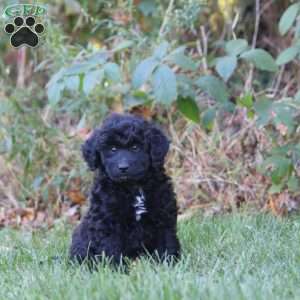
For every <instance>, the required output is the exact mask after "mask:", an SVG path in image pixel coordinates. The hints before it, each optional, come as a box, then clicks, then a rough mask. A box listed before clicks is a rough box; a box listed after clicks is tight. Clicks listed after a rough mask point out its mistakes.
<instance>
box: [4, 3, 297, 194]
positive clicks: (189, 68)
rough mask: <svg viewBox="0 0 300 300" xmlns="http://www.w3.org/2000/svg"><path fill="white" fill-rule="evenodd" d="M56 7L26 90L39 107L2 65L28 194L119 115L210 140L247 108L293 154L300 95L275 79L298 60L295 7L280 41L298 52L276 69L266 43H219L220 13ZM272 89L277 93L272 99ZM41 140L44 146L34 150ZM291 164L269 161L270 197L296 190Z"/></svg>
mask: <svg viewBox="0 0 300 300" xmlns="http://www.w3.org/2000/svg"><path fill="white" fill-rule="evenodd" d="M42 2H44V3H45V1H42ZM58 2H59V4H58ZM58 2H57V1H54V0H52V1H50V2H49V6H50V7H52V6H53V7H54V5H57V6H55V7H56V8H57V12H56V14H57V15H56V16H55V17H57V18H56V19H55V18H53V19H51V20H49V26H48V27H47V35H46V41H45V44H44V45H43V46H42V47H41V48H40V49H34V51H33V50H32V51H28V52H27V56H28V58H29V59H31V60H32V62H33V64H34V66H35V67H36V68H35V70H34V73H33V74H32V80H31V81H32V82H33V83H34V84H36V86H34V90H32V89H30V88H31V86H30V85H31V84H32V85H34V84H33V83H27V82H26V84H28V89H27V86H26V89H27V90H28V91H29V92H31V93H32V94H33V95H36V97H35V99H32V102H34V103H38V104H35V105H34V106H33V107H32V105H31V104H30V102H31V100H28V98H30V97H29V96H28V95H27V96H24V94H23V90H24V89H22V88H20V89H15V83H16V76H17V75H18V72H19V71H16V70H15V69H14V67H13V66H12V67H11V70H8V71H7V66H6V65H5V64H4V63H3V62H0V71H1V75H2V77H1V84H2V86H3V90H4V92H3V95H4V96H3V98H4V99H5V101H3V102H2V103H5V104H3V105H1V107H0V109H1V116H2V118H1V120H0V125H1V129H0V137H1V138H2V137H4V138H2V140H1V149H3V151H2V152H3V153H5V155H6V156H7V157H8V159H10V161H13V160H15V159H16V158H17V161H18V165H19V168H20V169H23V170H24V174H25V173H26V176H25V175H24V176H25V177H26V180H24V182H23V183H24V187H28V186H29V187H30V189H32V188H33V187H34V189H36V190H37V189H38V187H43V186H45V185H46V184H47V183H48V182H49V181H47V180H49V178H48V176H47V175H45V174H46V173H47V171H48V173H51V175H50V181H52V179H53V178H55V174H56V172H57V173H59V171H57V170H60V168H61V167H62V166H61V165H60V166H59V167H57V165H56V160H55V159H56V158H57V157H60V150H59V146H58V145H60V144H68V143H69V142H70V140H71V139H70V136H71V133H72V134H74V133H73V131H74V130H75V132H76V130H77V131H78V130H81V129H86V128H90V127H93V126H95V125H96V124H98V123H99V121H100V119H101V118H102V117H103V116H104V115H105V114H106V112H107V111H109V110H110V109H111V107H113V106H121V107H122V108H123V109H125V110H130V109H132V108H134V107H137V106H140V105H145V106H147V107H151V108H153V107H160V109H164V110H168V111H170V112H172V113H173V112H174V113H175V114H177V113H178V115H182V116H183V117H184V118H186V119H188V120H191V121H192V122H195V123H197V124H199V125H201V126H203V127H204V128H205V129H207V130H208V131H210V130H212V129H213V126H214V124H216V123H217V122H218V120H219V119H220V118H218V116H220V112H223V111H224V110H225V111H227V112H235V111H236V110H237V109H240V108H241V107H242V108H243V109H245V110H247V116H248V118H249V119H251V120H254V121H255V122H256V125H257V127H258V128H259V129H262V128H263V129H264V130H265V131H266V132H268V135H269V136H270V139H271V142H272V145H273V147H275V148H276V147H279V146H283V145H286V144H287V145H292V146H295V140H297V138H298V136H297V134H298V131H299V126H298V123H299V108H300V92H298V93H297V94H296V93H295V94H296V95H295V96H294V95H292V93H293V92H290V90H291V89H292V88H291V89H290V90H289V91H288V92H289V94H288V97H287V95H285V94H284V93H281V87H282V86H283V85H284V84H285V83H286V82H284V83H281V85H280V80H279V79H280V78H285V76H282V77H280V76H281V75H285V74H286V73H284V74H281V73H279V72H278V70H279V67H280V69H281V70H282V71H283V66H284V65H285V64H288V63H291V62H293V61H295V60H298V59H299V55H300V41H299V32H300V27H299V24H298V23H299V22H296V19H297V17H298V15H299V12H300V4H299V3H298V2H297V3H295V4H292V5H290V7H288V9H287V10H286V11H285V12H284V14H283V15H282V17H281V19H280V22H279V30H280V33H281V34H282V35H286V34H287V33H288V32H290V35H291V37H292V39H291V40H292V43H291V45H290V46H289V47H288V48H287V49H284V50H283V51H282V52H281V53H279V55H278V56H277V58H276V60H275V59H274V58H273V56H272V55H271V54H270V53H269V52H268V51H267V50H266V49H262V48H261V47H262V46H261V44H259V43H258V46H257V47H254V46H252V45H251V46H250V45H249V42H248V41H249V40H250V39H249V38H248V37H247V39H246V34H244V35H243V33H241V34H239V35H238V36H239V38H238V39H237V38H235V35H233V34H232V31H230V30H229V31H228V30H227V27H226V26H225V27H224V35H222V38H220V37H219V36H218V38H216V37H215V36H214V34H213V30H212V28H211V25H210V23H211V22H210V21H211V20H210V19H209V20H208V19H207V16H208V15H210V13H211V12H212V11H211V9H215V7H214V6H213V5H212V7H213V8H211V7H210V4H209V5H202V4H201V3H200V2H201V1H198V0H197V1H196V0H191V1H183V0H179V1H174V2H173V1H171V2H169V1H167V2H165V1H156V2H155V5H154V4H153V1H148V0H141V1H121V2H122V4H120V3H119V2H117V1H96V2H91V1H86V0H80V1H77V0H72V1H58ZM5 3H6V2H5ZM1 5H2V4H1ZM169 5H170V6H169ZM167 10H168V11H167ZM58 12H59V13H58ZM53 13H54V14H55V10H54V12H53ZM54 20H55V21H54ZM55 22H56V23H57V24H55ZM203 24H205V26H202V25H203ZM204 31H205V32H204ZM232 36H234V38H233V37H232ZM223 37H225V38H224V39H223ZM1 43H2V42H1ZM1 45H2V44H1ZM2 46H3V45H2ZM2 46H1V47H2ZM272 49H273V48H272ZM273 51H275V50H273ZM3 57H4V55H3ZM293 67H294V68H297V65H295V66H293ZM8 68H10V67H8ZM7 72H8V73H7ZM9 72H11V73H9ZM289 72H290V70H289ZM25 77H26V76H25ZM287 78H289V76H287ZM295 78H296V77H295ZM277 82H278V87H277V89H274V86H275V85H276V83H277ZM271 84H272V86H271ZM44 86H46V91H45V92H44V90H43V88H41V87H44ZM270 88H271V90H272V92H273V91H274V90H275V95H273V96H272V97H270V93H269V90H270ZM296 89H298V90H299V87H297V88H296ZM20 91H21V92H22V93H20ZM37 91H38V92H37ZM46 94H47V97H46ZM1 97H2V94H1ZM62 120H63V121H62ZM70 124H72V126H71V125H70ZM70 127H72V128H73V127H74V128H75V129H74V128H73V131H72V129H70ZM35 128H37V129H36V130H35ZM75 135H76V133H75ZM35 140H38V141H39V142H38V143H37V145H34V146H32V145H33V144H34V141H35ZM73 140H74V139H73ZM73 143H74V141H73ZM45 145H47V147H45ZM68 145H69V144H68ZM70 148H72V146H70ZM77 150H78V149H77ZM271 150H272V149H270V153H271ZM293 153H294V152H293ZM264 154H265V153H264ZM293 155H294V154H290V153H288V152H286V153H281V154H276V155H275V158H274V155H273V154H270V157H273V159H271V160H269V161H268V160H267V162H268V164H267V166H266V168H265V169H264V172H265V174H267V175H268V176H270V178H271V180H272V183H273V185H274V186H276V187H275V188H274V189H273V191H274V190H275V191H278V190H282V189H283V188H286V187H288V188H292V187H293V188H295V186H296V182H297V174H296V171H297V170H296V167H295V163H296V162H295V159H294V158H293ZM279 157H282V161H280V159H279ZM42 158H43V159H44V160H46V161H47V163H46V164H45V163H43V159H42ZM37 162H38V163H37ZM33 164H35V166H32V165H33ZM278 164H279V165H278ZM48 166H51V167H48ZM76 166H77V165H76ZM73 167H74V165H73ZM270 168H271V169H272V171H270ZM48 169H49V170H48ZM71 169H72V168H71ZM53 180H54V179H53ZM25 181H26V183H25ZM57 182H59V180H57ZM278 187H280V189H279V188H278ZM24 189H25V188H24ZM24 198H25V197H24Z"/></svg>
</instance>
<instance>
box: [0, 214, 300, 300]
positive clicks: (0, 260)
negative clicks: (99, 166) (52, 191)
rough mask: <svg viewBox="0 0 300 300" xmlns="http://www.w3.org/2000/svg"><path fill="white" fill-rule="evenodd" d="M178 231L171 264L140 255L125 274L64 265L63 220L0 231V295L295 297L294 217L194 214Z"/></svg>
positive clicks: (299, 228)
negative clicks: (35, 228) (179, 252)
mask: <svg viewBox="0 0 300 300" xmlns="http://www.w3.org/2000/svg"><path fill="white" fill-rule="evenodd" d="M179 235H180V240H181V242H182V247H183V256H184V257H183V259H182V260H181V262H180V263H178V264H177V265H176V266H175V267H168V266H167V265H156V264H154V263H152V262H150V261H149V260H147V259H142V260H140V261H138V262H137V264H136V265H132V266H131V269H130V272H129V273H128V274H126V273H124V272H119V271H113V270H111V269H110V268H108V267H102V268H100V270H99V271H98V272H92V273H91V272H89V271H88V270H87V269H86V268H84V267H78V266H77V267H75V266H70V265H68V264H67V259H66V258H67V248H68V244H69V239H70V228H69V229H67V228H66V226H64V225H63V224H62V223H60V224H57V225H56V227H55V228H54V229H52V230H51V231H48V232H42V231H39V232H33V233H31V232H21V231H13V230H9V229H4V230H1V231H0V299H1V300H8V299H13V300H15V299H18V300H19V299H30V300H31V299H58V300H62V299H72V300H74V299H80V300H82V299H108V300H113V299H137V300H143V299H153V300H157V299H172V300H173V299H189V300H190V299H197V300H199V299H218V300H219V299H230V300H231V299H300V284H299V283H300V219H299V218H293V219H286V220H279V219H276V218H273V217H271V216H264V215H258V216H247V215H233V216H225V217H217V218H213V219H203V218H202V217H198V218H194V219H193V220H190V221H186V222H181V223H180V224H179ZM57 255H62V256H63V257H64V259H63V261H62V262H56V261H53V260H52V259H51V257H52V256H57ZM41 262H42V263H41Z"/></svg>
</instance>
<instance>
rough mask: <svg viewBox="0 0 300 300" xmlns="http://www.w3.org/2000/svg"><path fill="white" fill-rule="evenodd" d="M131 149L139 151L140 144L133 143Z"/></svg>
mask: <svg viewBox="0 0 300 300" xmlns="http://www.w3.org/2000/svg"><path fill="white" fill-rule="evenodd" d="M131 149H132V150H133V151H139V149H140V148H139V146H138V145H132V146H131Z"/></svg>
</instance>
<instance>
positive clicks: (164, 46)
mask: <svg viewBox="0 0 300 300" xmlns="http://www.w3.org/2000/svg"><path fill="white" fill-rule="evenodd" d="M169 46H170V45H169V43H168V42H166V41H164V42H162V43H161V44H160V45H158V47H157V48H155V50H154V53H153V56H154V57H155V58H157V59H159V60H161V59H163V57H164V56H165V55H166V54H167V51H168V49H169Z"/></svg>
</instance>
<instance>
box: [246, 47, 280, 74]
mask: <svg viewBox="0 0 300 300" xmlns="http://www.w3.org/2000/svg"><path fill="white" fill-rule="evenodd" d="M241 58H244V59H245V60H247V61H249V62H251V63H253V64H254V65H255V67H256V68H257V69H259V70H263V71H269V72H276V71H277V70H278V68H277V65H276V63H275V61H274V59H273V57H272V56H271V55H270V54H269V53H268V52H267V51H265V50H263V49H252V50H249V51H247V52H244V53H243V54H242V55H241Z"/></svg>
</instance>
